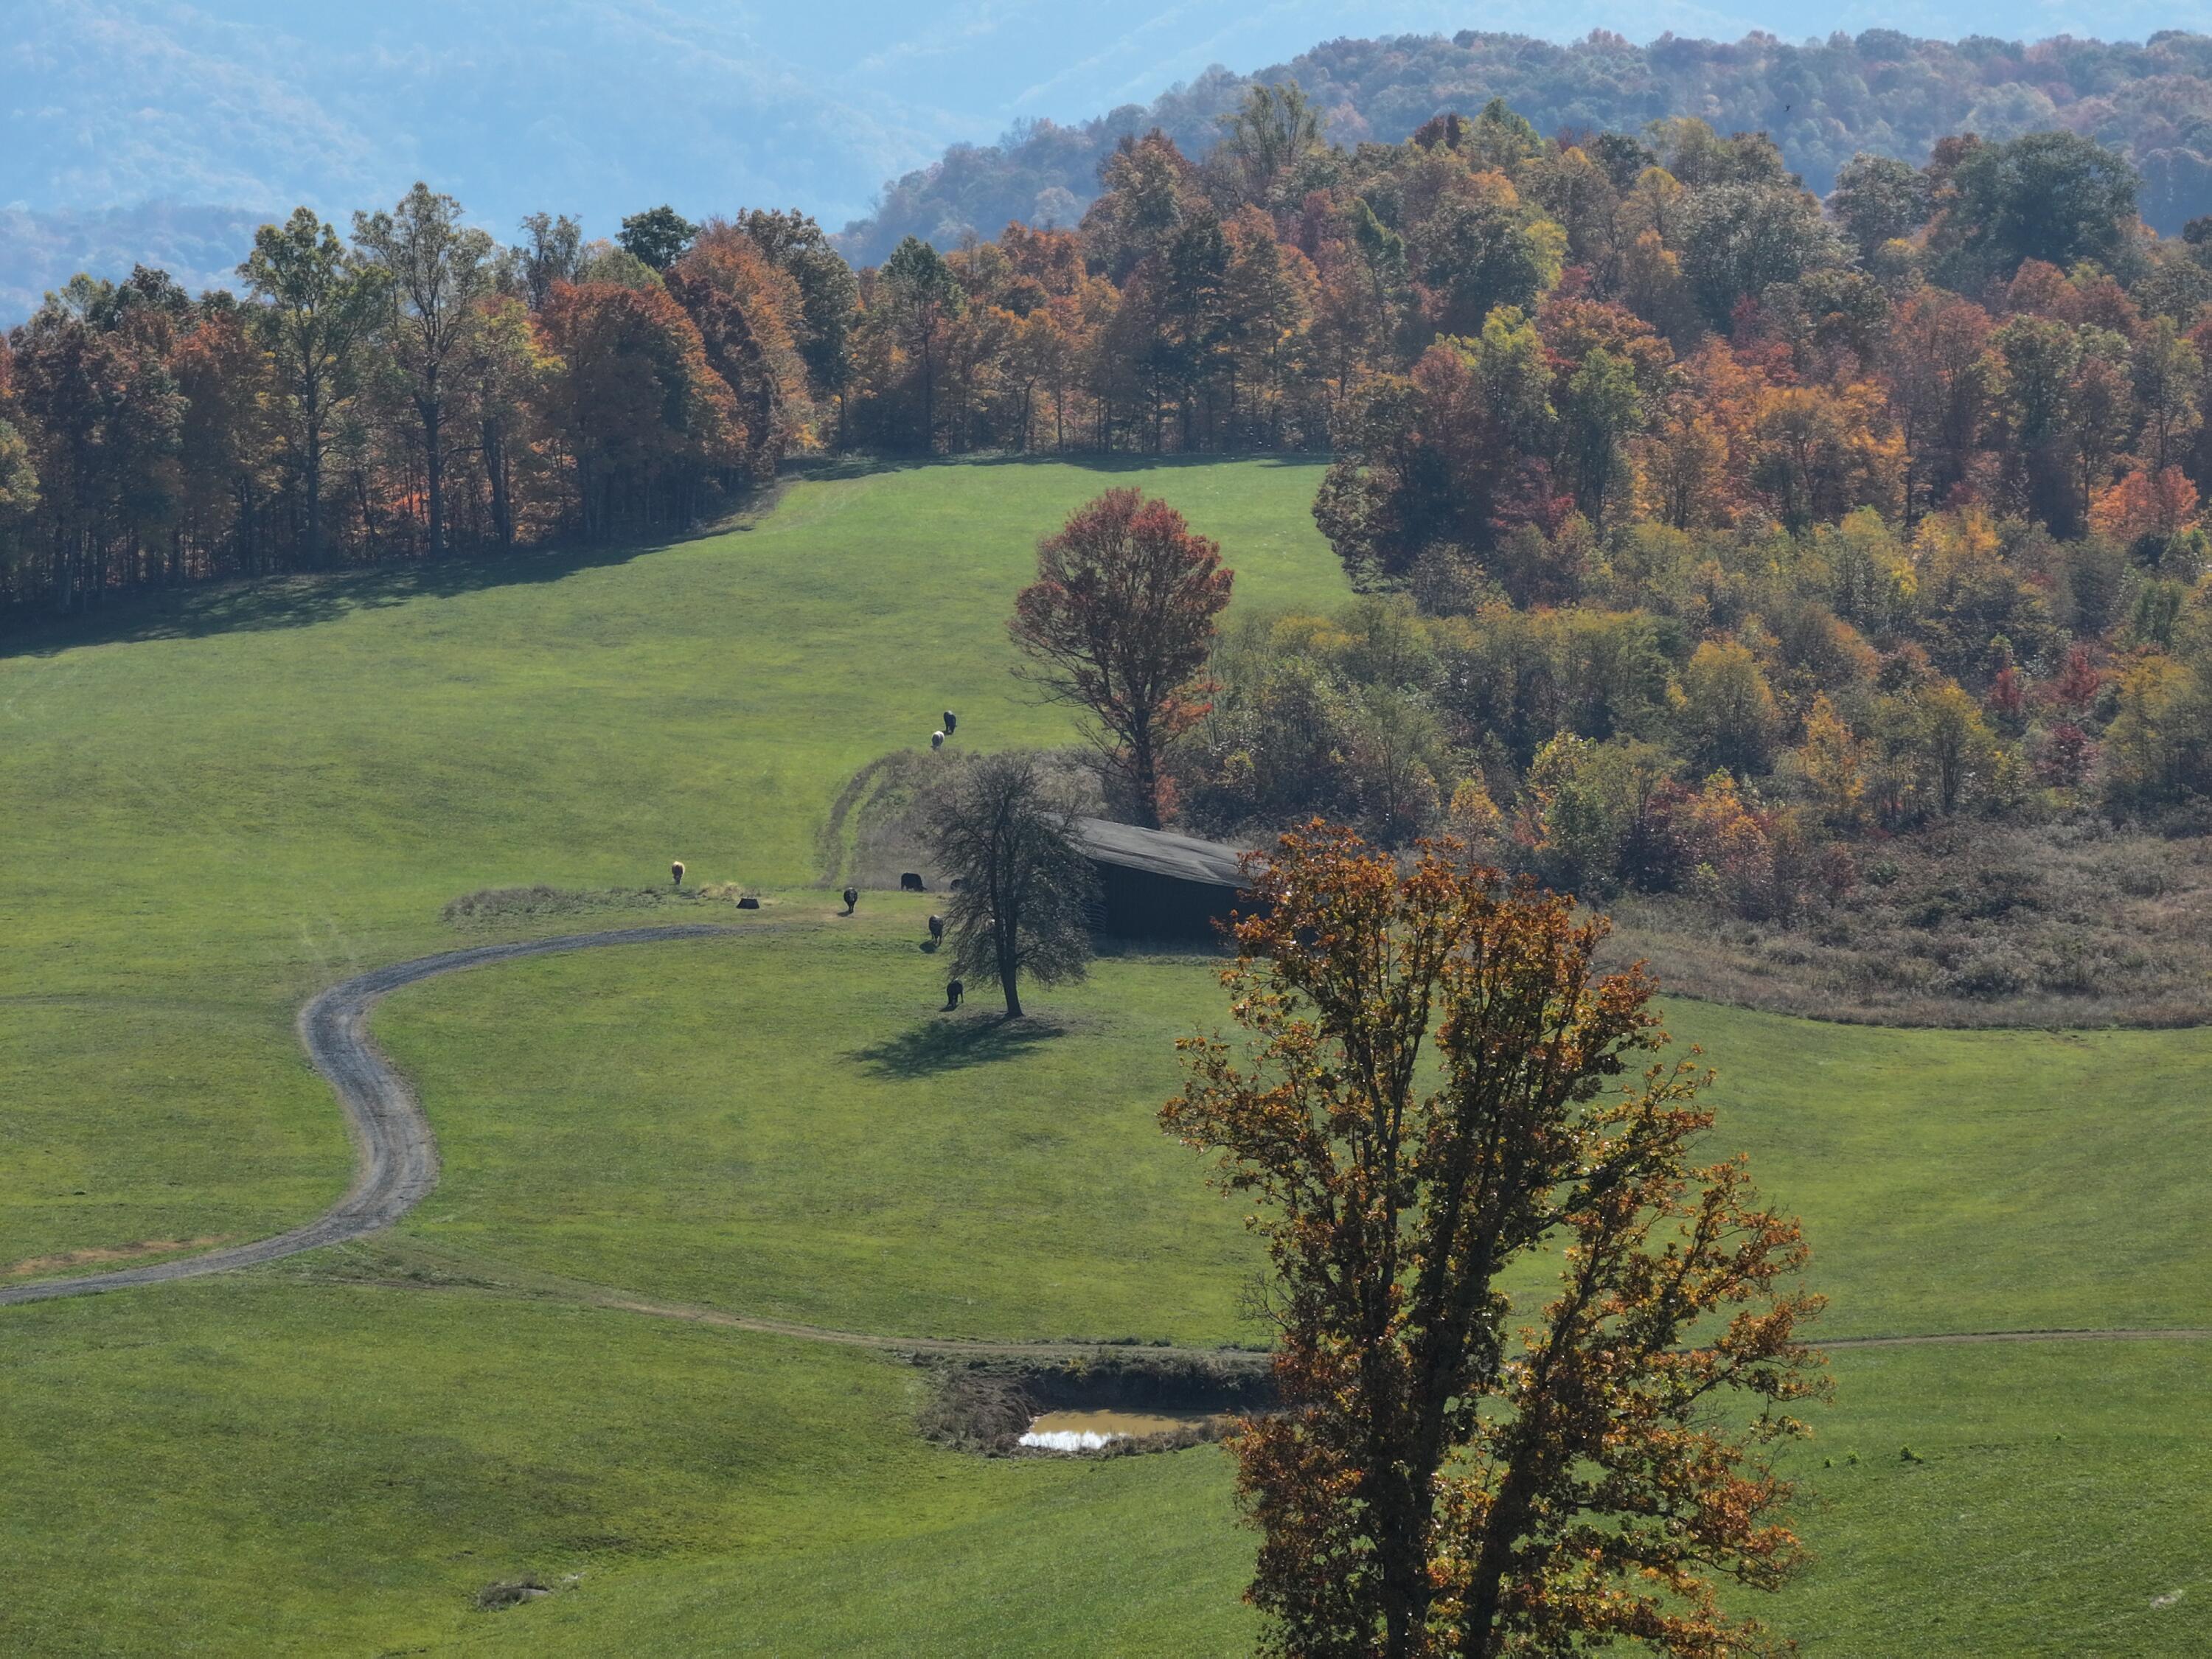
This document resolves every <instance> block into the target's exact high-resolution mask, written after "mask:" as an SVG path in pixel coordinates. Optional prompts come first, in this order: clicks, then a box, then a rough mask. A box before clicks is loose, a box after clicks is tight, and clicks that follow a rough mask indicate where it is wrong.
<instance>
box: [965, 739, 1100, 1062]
mask: <svg viewBox="0 0 2212 1659" xmlns="http://www.w3.org/2000/svg"><path fill="white" fill-rule="evenodd" d="M1075 812H1076V809H1075V806H1074V805H1073V795H1072V793H1071V792H1070V791H1069V790H1067V789H1066V787H1063V786H1062V785H1061V784H1060V781H1058V780H1056V779H1055V778H1054V776H1053V775H1052V774H1051V773H1050V772H1049V771H1048V770H1047V769H1046V767H1045V765H1044V763H1043V762H1042V759H1041V758H1040V757H1038V756H1036V755H1034V754H1030V753H1025V752H1024V751H1021V750H1007V751H1005V752H1002V753H1000V754H996V755H987V756H983V757H979V758H976V759H973V760H966V761H963V762H961V763H958V764H957V767H956V769H953V770H952V771H951V773H950V774H949V775H947V776H946V777H945V779H944V781H942V782H941V783H940V784H939V786H938V787H937V788H936V790H935V791H934V792H933V795H932V797H931V799H930V800H929V803H928V806H927V818H928V825H929V833H930V838H931V840H932V842H933V843H934V845H935V848H936V853H937V861H938V867H939V870H940V872H942V873H944V874H945V876H947V877H948V878H952V879H953V880H954V881H955V883H956V886H955V888H954V890H953V893H952V895H951V902H950V903H949V904H947V906H946V907H945V908H946V912H947V914H946V916H945V922H946V926H947V927H948V929H949V931H950V932H951V935H952V966H953V969H954V971H955V972H956V973H957V974H958V975H961V976H962V977H963V978H966V979H970V980H980V981H982V982H984V983H986V984H991V985H996V986H997V987H999V988H1000V991H1002V992H1003V993H1004V994H1005V995H1006V1016H1007V1018H1010V1019H1015V1018H1020V1017H1021V1012H1022V999H1021V990H1020V981H1021V979H1022V977H1023V975H1028V976H1029V977H1030V979H1033V980H1035V981H1037V982H1038V983H1040V984H1043V985H1055V984H1059V983H1060V982H1062V981H1066V980H1074V979H1080V978H1082V977H1083V974H1084V970H1085V968H1086V967H1087V966H1088V965H1089V963H1090V959H1091V926H1090V909H1091V898H1092V896H1093V894H1094V893H1095V892H1096V890H1097V881H1096V878H1094V877H1093V876H1092V874H1091V864H1090V861H1089V860H1087V859H1085V857H1084V855H1083V852H1082V849H1081V848H1079V846H1078V845H1077V844H1076V840H1075V836H1074V829H1073V821H1074V817H1075Z"/></svg>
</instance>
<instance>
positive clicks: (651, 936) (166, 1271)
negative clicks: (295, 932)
mask: <svg viewBox="0 0 2212 1659" xmlns="http://www.w3.org/2000/svg"><path fill="white" fill-rule="evenodd" d="M736 931H737V930H736V929H734V928H730V927H712V926H708V925H702V924H700V923H696V922H694V923H687V924H684V925H680V926H673V927H623V928H618V929H616V930H614V931H611V932H608V933H567V934H563V935H562V936H561V937H559V938H557V939H517V940H514V941H513V942H511V943H508V944H505V945H477V946H474V947H473V948H471V949H469V950H465V951H442V952H441V953H440V954H438V955H436V956H433V957H416V959H415V960H414V961H412V962H396V963H392V965H391V966H389V967H386V968H377V969H371V970H370V971H369V972H368V973H366V974H358V975H355V976H354V977H353V978H351V979H349V980H346V981H343V982H342V983H340V984H337V985H333V986H331V988H330V989H329V990H327V991H325V992H324V993H323V994H321V995H320V996H318V997H316V998H315V999H314V1000H313V1001H312V1002H310V1003H308V1004H307V1006H306V1007H304V1008H302V1009H301V1010H300V1018H299V1021H298V1025H299V1031H300V1042H301V1046H302V1047H303V1048H306V1049H307V1058H308V1059H309V1060H313V1062H314V1066H315V1069H316V1070H317V1071H318V1072H320V1073H322V1074H323V1078H324V1079H325V1081H326V1082H328V1083H329V1085H331V1089H332V1091H334V1092H336V1094H337V1097H338V1103H339V1104H340V1105H341V1106H343V1108H344V1109H345V1113H346V1118H347V1121H348V1123H349V1127H351V1129H352V1131H353V1137H354V1144H355V1146H356V1148H357V1150H358V1152H359V1167H358V1169H357V1171H356V1174H355V1176H354V1182H353V1188H352V1190H350V1191H349V1192H348V1193H347V1194H346V1195H345V1196H344V1197H343V1198H342V1199H340V1200H338V1201H337V1203H336V1204H334V1205H332V1206H331V1207H330V1208H329V1209H327V1210H325V1211H324V1212H323V1213H322V1214H320V1215H319V1216H317V1217H316V1218H314V1219H313V1221H310V1222H307V1223H306V1224H304V1225H301V1226H298V1227H295V1228H293V1229H292V1231H289V1232H288V1233H278V1234H277V1235H276V1237H273V1238H261V1239H256V1240H254V1241H253V1242H252V1243H250V1244H234V1245H232V1246H231V1247H230V1248H229V1249H222V1250H210V1251H209V1252H208V1253H207V1254H206V1255H195V1256H187V1257H185V1259H184V1260H182V1261H164V1262H159V1263H156V1264H154V1265H152V1266H149V1267H123V1268H118V1269H117V1270H116V1271H115V1272H112V1273H85V1274H83V1275H82V1276H81V1277H78V1278H75V1279H44V1280H40V1281H37V1282H34V1283H33V1284H28V1285H7V1286H4V1287H0V1306H5V1305H7V1304H9V1303H15V1302H45V1301H47V1300H50V1299H51V1298H52V1297H58V1296H90V1295H93V1294H94V1293H96V1292H98V1291H121V1290H128V1289H131V1288H133V1287H135V1286H137V1285H162V1284H167V1282H168V1281H169V1280H171V1279H198V1278H201V1277H203V1276H204V1275H206V1274H208V1273H228V1272H230V1271H232V1270H233V1269H234V1268H238V1267H258V1266H259V1265H260V1264H261V1263H262V1262H264V1261H276V1260H278V1259H279V1258H280V1257H283V1256H288V1255H298V1254H299V1253H300V1252H301V1250H313V1249H319V1248H320V1247H321V1246H323V1245H325V1244H341V1243H345V1242H346V1241H347V1240H348V1239H354V1238H360V1237H362V1236H364V1235H365V1234H368V1233H373V1232H375V1231H378V1230H379V1229H380V1228H383V1227H389V1226H390V1225H392V1223H393V1222H395V1221H397V1220H398V1219H399V1218H400V1217H402V1216H404V1215H405V1214H406V1213H407V1212H408V1211H410V1210H411V1209H413V1208H414V1207H415V1206H416V1205H417V1204H420V1203H421V1202H422V1200H423V1198H424V1197H425V1196H426V1195H427V1194H428V1192H429V1190H430V1189H431V1188H433V1187H435V1186H436V1185H437V1184H438V1142H437V1138H436V1137H435V1135H433V1134H432V1133H430V1122H429V1120H428V1118H426V1117H424V1116H423V1115H422V1103H421V1102H419V1101H418V1100H416V1098H415V1091H413V1090H412V1089H410V1088H409V1087H408V1086H407V1083H406V1080H405V1079H404V1078H402V1077H401V1076H400V1075H399V1073H397V1072H395V1071H393V1070H392V1066H391V1064H390V1063H389V1062H388V1061H386V1059H385V1058H384V1056H383V1055H382V1054H379V1053H378V1052H377V1049H376V1045H375V1044H374V1042H370V1041H369V1036H368V1012H369V1010H370V1009H372V1008H374V1006H376V1005H377V1004H378V1003H379V1002H380V1001H382V1000H384V999H385V998H386V997H387V996H389V995H391V994H392V993H393V992H394V991H397V990H398V989H399V988H400V987H402V986H405V985H412V984H415V983H416V981H420V980H426V979H435V977H436V976H437V975H440V974H451V973H457V972H459V970H460V969H464V968H481V967H483V966H484V965H485V964H486V963H495V962H512V961H513V960H514V959H515V958H516V957H538V956H550V955H553V954H555V953H556V952H559V951H586V950H592V949H594V948H596V947H597V946H599V945H647V944H653V943H656V942H658V941H659V940H661V939H702V938H707V937H709V936H712V935H714V934H724V933H734V932H736Z"/></svg>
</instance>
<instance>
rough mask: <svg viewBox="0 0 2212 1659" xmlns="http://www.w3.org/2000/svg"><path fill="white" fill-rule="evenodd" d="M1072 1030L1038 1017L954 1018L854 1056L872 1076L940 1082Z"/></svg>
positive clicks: (923, 1025)
mask: <svg viewBox="0 0 2212 1659" xmlns="http://www.w3.org/2000/svg"><path fill="white" fill-rule="evenodd" d="M1067 1030H1068V1028H1067V1027H1066V1026H1065V1025H1062V1024H1058V1023H1057V1022H1055V1021H1053V1020H1049V1019H1040V1018H1038V1017H1037V1016H1036V1015H1035V1014H1025V1015H1024V1016H1023V1017H1022V1018H1019V1019H1009V1018H1006V1015H1005V1014H1003V1013H994V1014H954V1015H950V1016H940V1017H939V1018H935V1019H926V1020H923V1021H922V1022H921V1024H918V1025H911V1026H908V1028H907V1029H906V1030H903V1031H901V1032H900V1033H899V1034H898V1035H897V1036H893V1037H886V1038H884V1041H882V1042H877V1043H872V1044H870V1045H869V1046H868V1047H867V1048H858V1049H855V1050H854V1051H853V1054H852V1058H854V1060H860V1062H861V1063H862V1064H863V1065H865V1066H866V1067H867V1070H868V1074H869V1075H870V1076H871V1077H878V1078H895V1079H910V1078H920V1077H934V1076H935V1075H936V1074H937V1073H939V1072H957V1071H959V1070H961V1069H962V1068H963V1067H964V1066H987V1065H989V1064H991V1063H992V1062H993V1061H994V1060H1013V1059H1016V1058H1018V1057H1019V1056H1020V1055H1023V1054H1027V1053H1028V1052H1029V1051H1030V1049H1032V1048H1036V1047H1037V1045H1038V1044H1040V1043H1043V1042H1050V1041H1051V1040H1052V1039H1053V1038H1054V1037H1056V1036H1066V1034H1067Z"/></svg>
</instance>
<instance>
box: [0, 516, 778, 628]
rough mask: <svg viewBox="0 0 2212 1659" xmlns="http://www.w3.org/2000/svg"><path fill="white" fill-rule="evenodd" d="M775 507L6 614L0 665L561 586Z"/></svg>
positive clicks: (737, 527) (737, 528)
mask: <svg viewBox="0 0 2212 1659" xmlns="http://www.w3.org/2000/svg"><path fill="white" fill-rule="evenodd" d="M772 504H773V498H772V497H769V498H764V499H763V501H759V502H757V503H750V504H748V505H747V507H744V509H741V510H740V511H738V513H735V514H733V515H732V516H731V517H729V518H726V519H724V520H717V521H716V522H714V523H713V524H706V525H698V526H690V527H688V528H682V529H669V530H664V531H661V532H656V533H651V534H647V533H642V532H641V533H640V534H637V535H634V536H627V537H623V538H616V539H612V540H609V541H605V542H596V543H553V544H546V545H543V546H538V547H530V548H518V549H515V550H512V551H494V550H483V551H471V552H464V553H455V554H453V555H450V556H447V557H445V558H442V559H409V560H398V559H395V560H392V561H390V562H385V563H380V564H366V565H355V566H349V567H345V568H339V569H334V570H323V571H299V572H294V573H292V574H285V575H271V576H256V577H235V578H230V579H227V580H222V581H210V582H195V583H187V584H185V586H181V587H170V588H146V589H142V590H140V591H137V592H131V593H125V594H118V595H116V596H114V597H113V598H112V599H108V600H107V601H106V602H105V603H103V604H102V605H100V607H99V608H97V609H95V610H92V611H82V612H79V613H76V614H74V615H70V616H66V617H57V616H51V615H48V614H46V613H45V612H43V611H14V612H0V659H4V658H9V657H51V656H55V655H58V653H61V652H64V651H67V650H70V649H72V648H74V647H79V646H87V645H112V644H127V643H135V642H137V641H145V640H180V639H202V638H205V637H206V636H208V635H216V634H257V633H269V632H272V631H275V630H276V629H289V628H309V627H313V626H315V625H316V624H318V623H328V622H335V621H337V620H338V619H339V618H340V617H346V616H349V615H351V614H352V613H353V612H355V611H382V610H387V609H389V608H391V607H392V606H394V605H405V604H407V603H409V602H410V600H415V599H454V598H457V597H459V596H460V595H462V594H465V593H475V592H483V591H484V590H486V589H489V588H497V587H520V586H532V585H535V584H538V583H544V582H557V581H562V580H566V579H567V578H568V577H570V576H574V575H576V574H580V573H581V572H583V571H586V570H596V569H601V568H606V567H610V566H613V565H619V564H627V563H629V562H630V561H631V560H633V559H636V558H640V557H642V556H645V555H647V554H649V553H663V552H666V551H668V550H670V549H671V548H675V547H678V546H681V545H684V544H686V543H690V542H698V541H705V540H708V539H711V538H714V537H718V536H726V535H730V534H733V533H737V532H747V531H750V530H751V529H752V528H753V526H755V525H756V524H757V523H758V522H759V521H760V520H761V519H762V517H763V516H764V514H765V513H766V511H767V508H768V507H769V506H770V505H772Z"/></svg>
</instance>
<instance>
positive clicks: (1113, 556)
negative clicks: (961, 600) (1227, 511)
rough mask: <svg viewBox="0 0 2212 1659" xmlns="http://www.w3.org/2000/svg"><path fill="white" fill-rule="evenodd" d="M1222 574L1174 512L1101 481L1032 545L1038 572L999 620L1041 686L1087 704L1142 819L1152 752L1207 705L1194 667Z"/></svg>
mask: <svg viewBox="0 0 2212 1659" xmlns="http://www.w3.org/2000/svg"><path fill="white" fill-rule="evenodd" d="M1234 574H1235V573H1233V572H1231V571H1230V570H1227V569H1225V568H1223V567H1222V563H1221V549H1220V547H1219V545H1218V544H1216V543H1214V542H1211V541H1208V540H1207V539H1206V538H1205V537H1203V536H1199V535H1194V534H1193V533H1192V532H1191V529H1190V526H1188V524H1186V523H1185V522H1184V521H1183V516H1182V513H1178V512H1176V510H1175V508H1173V507H1170V506H1169V505H1168V504H1167V503H1166V502H1165V501H1149V500H1147V499H1146V497H1145V496H1144V495H1141V494H1139V492H1138V491H1136V490H1133V489H1109V490H1108V491H1107V492H1106V493H1105V494H1104V495H1101V496H1099V497H1098V498H1097V500H1096V501H1091V503H1090V504H1089V505H1087V506H1085V507H1081V508H1079V509H1078V510H1077V512H1076V513H1074V515H1073V517H1071V518H1070V519H1069V520H1067V522H1066V524H1065V525H1063V526H1061V527H1060V533H1059V534H1058V535H1056V536H1052V537H1048V538H1046V539H1045V540H1044V541H1042V542H1040V543H1039V544H1037V579H1036V581H1035V582H1034V583H1032V584H1031V585H1030V586H1028V587H1025V588H1024V589H1023V590H1022V591H1021V592H1020V593H1019V594H1018V595H1017V596H1016V598H1015V599H1014V616H1013V620H1012V623H1009V624H1008V626H1009V628H1010V629H1012V634H1013V636H1014V642H1015V644H1017V645H1018V646H1019V647H1021V648H1022V650H1023V651H1024V653H1027V654H1028V656H1029V657H1030V659H1031V661H1032V663H1033V664H1034V665H1035V666H1034V667H1033V668H1032V669H1031V670H1030V678H1032V679H1034V680H1035V681H1036V683H1037V684H1041V685H1042V687H1043V688H1044V690H1045V691H1046V693H1047V695H1048V696H1052V697H1054V698H1055V699H1057V700H1059V701H1061V702H1072V703H1074V704H1076V705H1078V706H1079V707H1081V708H1086V709H1088V710H1090V712H1091V716H1092V717H1093V718H1094V719H1095V720H1097V723H1098V726H1099V728H1100V729H1099V731H1098V732H1097V734H1096V735H1097V737H1098V738H1100V739H1101V740H1102V746H1103V747H1104V748H1105V750H1106V751H1107V753H1108V755H1109V757H1110V758H1111V759H1112V761H1113V762H1114V763H1115V769H1116V770H1117V772H1119V774H1120V775H1121V781H1122V783H1123V784H1124V785H1125V786H1126V788H1127V796H1128V800H1129V805H1130V807H1131V810H1132V811H1133V812H1134V814H1135V816H1136V817H1137V819H1138V821H1139V823H1143V824H1144V825H1145V826H1146V828H1148V829H1158V828H1159V826H1160V820H1161V817H1162V815H1163V808H1164V805H1165V803H1164V801H1163V799H1162V786H1163V779H1162V777H1161V774H1160V761H1161V757H1162V752H1163V750H1164V749H1165V748H1166V746H1167V745H1168V744H1170V743H1172V742H1173V741H1174V740H1175V739H1176V738H1177V737H1179V736H1181V735H1182V733H1183V732H1187V731H1188V730H1189V729H1190V727H1191V726H1192V725H1193V724H1194V723H1195V722H1196V721H1197V720H1199V718H1200V716H1201V715H1203V714H1205V713H1206V707H1207V705H1206V702H1205V691H1206V687H1205V685H1204V684H1203V680H1202V676H1203V673H1204V671H1205V668H1206V656H1207V653H1209V651H1210V650H1211V649H1212V644H1213V633H1214V618H1215V617H1218V616H1219V615H1220V614H1221V612H1222V610H1223V609H1224V608H1225V606H1226V605H1228V603H1229V589H1230V584H1231V580H1233V577H1234Z"/></svg>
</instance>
